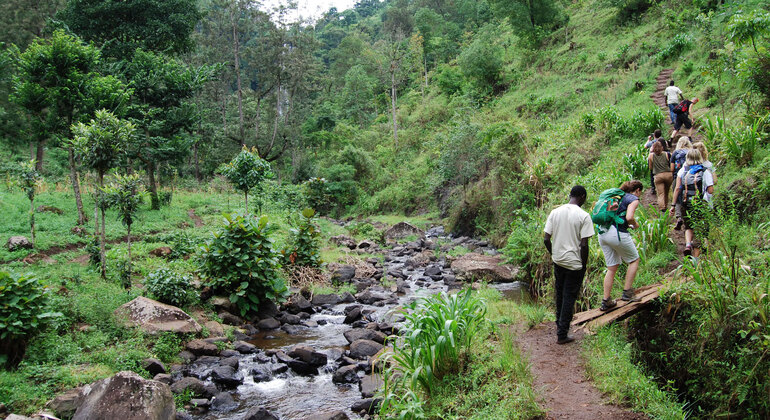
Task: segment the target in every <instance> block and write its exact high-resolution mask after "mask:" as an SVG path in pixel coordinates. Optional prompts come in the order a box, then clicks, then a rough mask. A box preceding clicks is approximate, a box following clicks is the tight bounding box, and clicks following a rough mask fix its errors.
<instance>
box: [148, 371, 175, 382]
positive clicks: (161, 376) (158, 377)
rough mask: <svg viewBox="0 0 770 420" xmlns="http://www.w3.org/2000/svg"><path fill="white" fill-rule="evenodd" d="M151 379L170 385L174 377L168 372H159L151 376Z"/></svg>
mask: <svg viewBox="0 0 770 420" xmlns="http://www.w3.org/2000/svg"><path fill="white" fill-rule="evenodd" d="M152 380H153V381H158V382H163V383H164V384H166V385H171V384H172V383H173V382H174V379H173V378H172V377H171V375H169V374H168V373H159V374H157V375H155V376H153V378H152Z"/></svg>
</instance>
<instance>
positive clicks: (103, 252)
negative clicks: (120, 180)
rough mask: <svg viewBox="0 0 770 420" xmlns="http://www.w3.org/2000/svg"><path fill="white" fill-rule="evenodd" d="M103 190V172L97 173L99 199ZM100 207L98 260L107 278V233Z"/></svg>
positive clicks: (102, 208)
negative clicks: (100, 221)
mask: <svg viewBox="0 0 770 420" xmlns="http://www.w3.org/2000/svg"><path fill="white" fill-rule="evenodd" d="M103 190H104V174H103V173H101V172H100V173H99V194H98V197H99V200H100V201H101V199H102V194H103ZM100 207H101V209H100V210H101V212H100V213H101V217H102V231H101V232H100V233H99V260H100V262H101V264H100V267H101V271H102V278H103V279H106V278H107V245H106V244H105V242H106V240H107V234H106V232H105V229H104V206H100Z"/></svg>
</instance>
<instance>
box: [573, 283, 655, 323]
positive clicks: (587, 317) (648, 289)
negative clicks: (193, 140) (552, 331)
mask: <svg viewBox="0 0 770 420" xmlns="http://www.w3.org/2000/svg"><path fill="white" fill-rule="evenodd" d="M660 286H661V284H659V283H656V284H651V285H648V286H643V287H640V288H638V289H636V291H635V293H636V296H638V297H640V298H642V299H644V298H645V297H646V296H648V295H650V294H652V293H655V294H657V293H658V290H659V289H660ZM617 302H618V306H616V307H614V308H612V309H611V310H609V311H606V312H602V311H600V310H599V308H593V309H589V310H587V311H584V312H580V313H577V314H575V316H574V317H573V318H572V325H580V324H585V323H586V322H589V321H591V320H593V319H596V318H599V317H601V316H603V315H606V314H610V313H613V312H615V311H618V310H620V309H622V308H624V307H626V306H628V305H630V304H632V303H633V302H626V301H624V300H620V299H618V300H617Z"/></svg>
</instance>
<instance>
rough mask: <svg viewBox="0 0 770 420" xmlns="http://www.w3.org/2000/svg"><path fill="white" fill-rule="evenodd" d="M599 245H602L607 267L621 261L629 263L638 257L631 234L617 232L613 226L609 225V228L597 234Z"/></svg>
mask: <svg viewBox="0 0 770 420" xmlns="http://www.w3.org/2000/svg"><path fill="white" fill-rule="evenodd" d="M618 233H620V235H618ZM618 236H619V237H620V239H618ZM599 245H601V246H602V251H603V252H604V263H605V264H606V265H607V267H612V266H615V265H620V263H621V262H624V263H626V264H630V263H632V262H634V261H636V260H638V259H639V252H638V251H637V250H636V245H634V240H633V238H631V234H630V233H627V232H618V230H617V229H616V228H615V226H611V227H610V230H608V231H607V232H605V233H602V234H601V235H599Z"/></svg>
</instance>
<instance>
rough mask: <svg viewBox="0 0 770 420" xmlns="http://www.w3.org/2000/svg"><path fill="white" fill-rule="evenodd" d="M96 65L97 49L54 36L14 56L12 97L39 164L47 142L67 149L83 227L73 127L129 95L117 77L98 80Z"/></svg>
mask: <svg viewBox="0 0 770 420" xmlns="http://www.w3.org/2000/svg"><path fill="white" fill-rule="evenodd" d="M98 65H99V50H98V49H96V47H94V46H93V45H85V44H84V43H83V42H82V41H80V39H78V38H77V37H74V36H71V35H67V34H65V33H64V32H63V31H56V32H55V33H54V34H53V36H52V37H51V38H50V39H45V40H44V39H37V40H35V41H34V42H33V43H32V44H31V45H30V46H29V47H28V48H27V50H26V51H25V52H24V53H23V54H21V55H20V56H19V57H18V66H19V67H18V68H19V70H18V73H17V78H16V81H15V89H14V94H13V96H12V99H13V100H14V101H15V102H16V103H17V104H18V105H19V106H20V107H21V108H23V109H24V110H25V111H26V116H27V118H28V121H29V125H28V127H29V132H28V135H29V138H30V139H31V141H33V142H36V143H37V145H38V156H37V160H38V161H42V159H43V153H42V151H43V146H44V145H45V143H47V142H48V141H49V140H52V139H53V140H57V141H58V144H59V145H60V146H61V147H64V148H66V149H67V153H68V159H69V167H70V181H71V183H72V189H73V192H74V194H75V203H76V206H77V210H78V224H83V223H85V221H86V216H85V213H84V212H83V201H82V199H81V196H80V182H79V179H78V171H77V165H76V161H75V153H74V150H73V148H72V146H71V144H70V142H69V140H70V139H71V138H72V132H71V127H72V125H73V124H74V123H76V122H79V121H87V120H88V119H90V118H91V116H92V115H93V113H94V112H95V111H96V110H97V109H102V108H104V109H109V110H116V109H119V108H121V107H122V106H125V104H126V102H127V98H128V96H129V93H128V92H127V91H126V89H125V86H123V84H122V83H120V81H118V80H117V79H116V78H114V77H112V76H101V75H99V73H97V72H96V68H97V67H98ZM38 165H40V163H39V162H38Z"/></svg>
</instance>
